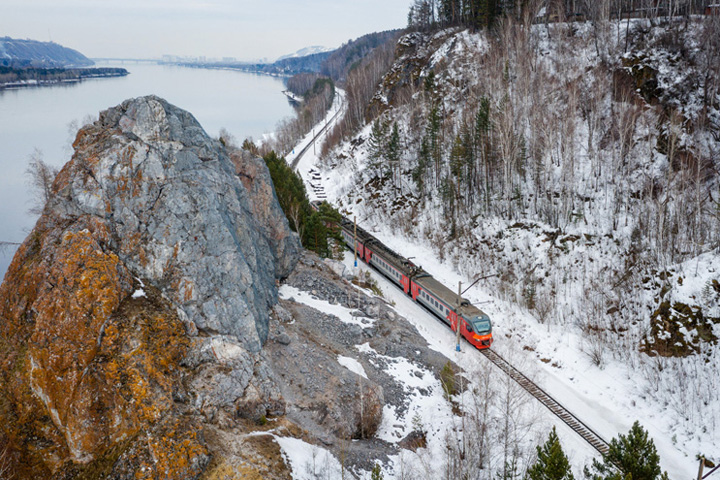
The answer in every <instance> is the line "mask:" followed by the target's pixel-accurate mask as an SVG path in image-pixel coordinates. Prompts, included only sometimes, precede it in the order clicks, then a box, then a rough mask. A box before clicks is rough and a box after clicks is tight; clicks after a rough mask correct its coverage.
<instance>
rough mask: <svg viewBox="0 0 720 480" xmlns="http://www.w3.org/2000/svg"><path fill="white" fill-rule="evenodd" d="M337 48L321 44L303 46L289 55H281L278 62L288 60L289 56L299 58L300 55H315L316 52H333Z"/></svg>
mask: <svg viewBox="0 0 720 480" xmlns="http://www.w3.org/2000/svg"><path fill="white" fill-rule="evenodd" d="M333 50H335V49H334V48H328V47H321V46H319V45H314V46H312V47H305V48H301V49H300V50H298V51H297V52H295V53H291V54H289V55H283V56H282V57H279V58H278V59H277V60H276V62H279V61H281V60H286V59H288V58H298V57H307V56H308V55H314V54H316V53H326V52H332V51H333Z"/></svg>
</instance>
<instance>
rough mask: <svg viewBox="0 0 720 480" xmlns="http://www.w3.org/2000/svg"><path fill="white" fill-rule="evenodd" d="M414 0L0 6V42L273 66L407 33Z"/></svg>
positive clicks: (141, 0)
mask: <svg viewBox="0 0 720 480" xmlns="http://www.w3.org/2000/svg"><path fill="white" fill-rule="evenodd" d="M410 3H411V0H306V1H298V0H266V1H262V0H0V36H9V37H13V38H31V39H34V40H43V41H48V40H52V41H54V42H57V43H59V44H61V45H64V46H67V47H71V48H74V49H76V50H79V51H80V52H81V53H83V54H85V55H86V56H88V57H114V58H117V57H132V58H156V57H159V56H161V55H163V54H173V55H187V56H201V55H204V56H207V57H236V58H238V59H241V60H250V59H258V58H263V57H267V58H269V59H275V58H276V57H279V56H281V55H285V54H288V53H292V52H295V51H297V50H299V49H300V48H303V47H307V46H311V45H321V46H325V47H339V46H340V45H341V44H342V43H344V42H347V41H348V40H351V39H354V38H357V37H359V36H362V35H364V34H366V33H370V32H374V31H382V30H389V29H393V28H402V27H404V26H405V25H406V23H407V11H408V8H409V6H410Z"/></svg>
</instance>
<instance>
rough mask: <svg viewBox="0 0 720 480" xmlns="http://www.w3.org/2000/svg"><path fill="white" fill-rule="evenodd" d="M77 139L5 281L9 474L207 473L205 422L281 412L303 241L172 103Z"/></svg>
mask: <svg viewBox="0 0 720 480" xmlns="http://www.w3.org/2000/svg"><path fill="white" fill-rule="evenodd" d="M74 148H75V153H74V155H73V157H72V160H71V161H70V162H68V163H67V164H66V165H65V167H64V168H63V169H62V171H61V172H60V173H59V174H58V176H57V178H56V179H55V181H54V183H53V185H52V189H51V194H50V200H49V201H48V203H47V204H46V206H45V209H44V212H43V215H42V216H41V218H40V219H39V220H38V222H37V225H36V226H35V228H34V229H33V231H32V232H31V233H30V235H29V236H28V238H27V239H26V240H25V242H24V243H23V245H22V246H21V247H20V249H19V250H18V252H17V254H16V256H15V258H14V260H13V262H12V264H11V266H10V268H9V270H8V272H7V274H6V276H5V280H4V282H3V284H2V286H0V371H1V372H0V382H1V383H0V425H2V427H0V429H1V430H0V442H1V443H4V444H5V445H6V446H7V447H8V453H7V457H6V458H7V459H8V461H10V462H11V463H12V467H13V468H12V469H13V471H15V473H16V475H15V478H76V477H83V476H86V477H88V478H97V477H104V476H108V477H112V478H136V477H135V475H136V474H137V473H138V472H141V473H143V475H142V476H143V477H144V478H196V477H198V476H199V475H200V473H201V472H202V471H203V470H204V469H205V467H206V465H207V464H208V462H209V459H210V452H209V451H208V449H207V447H206V444H205V442H204V440H203V438H202V436H203V431H202V428H201V425H200V423H201V421H203V415H204V416H206V417H207V416H210V417H212V415H213V408H219V407H222V406H226V405H231V406H232V407H233V408H236V409H238V410H242V408H243V403H242V402H243V399H244V398H245V397H246V396H247V395H248V392H252V399H251V402H252V406H253V409H254V410H257V411H262V412H263V413H265V412H266V411H268V409H270V410H272V411H273V412H282V410H283V408H284V406H283V404H282V401H281V399H279V398H278V394H277V392H276V391H275V390H274V387H273V385H271V384H269V383H268V381H267V378H265V376H264V375H263V370H262V368H258V365H259V364H260V363H262V359H261V357H260V354H259V353H258V352H259V351H260V349H261V346H262V344H263V343H264V342H265V341H266V339H267V336H268V322H269V316H268V312H269V310H270V308H271V307H272V306H273V305H274V304H276V303H277V301H278V293H277V286H276V285H277V282H278V281H279V280H280V279H282V278H284V277H286V276H287V275H289V273H290V272H291V270H292V269H293V267H294V265H295V263H296V262H297V259H298V257H299V254H300V244H299V241H298V239H297V236H296V235H295V234H293V233H292V232H291V231H290V229H289V228H288V225H287V221H286V219H285V217H284V216H283V215H282V212H281V210H280V207H279V205H278V204H277V199H276V198H275V194H274V190H273V188H272V184H271V183H270V180H269V178H270V177H269V174H268V173H267V169H266V167H265V165H264V163H263V161H262V160H261V159H252V158H244V159H243V158H242V157H241V156H237V155H234V158H233V160H231V156H233V153H232V152H229V151H228V150H227V149H226V148H225V146H223V145H222V144H221V143H220V142H218V141H216V140H213V139H211V138H210V137H208V136H207V134H206V133H205V132H204V131H203V129H202V127H201V126H200V125H199V124H198V122H197V121H196V120H195V119H194V118H193V116H192V115H190V114H189V113H188V112H185V111H183V110H181V109H179V108H177V107H174V106H172V105H170V104H168V103H167V102H165V101H164V100H162V99H160V98H157V97H153V96H148V97H142V98H137V99H132V100H128V101H125V102H124V103H122V104H121V105H119V106H117V107H114V108H110V109H108V110H106V111H104V112H102V113H101V114H100V118H99V120H98V121H96V122H95V123H94V124H92V125H88V126H86V127H84V128H83V129H81V130H80V132H79V133H78V135H77V138H76V140H75V143H74ZM233 161H234V162H235V164H233ZM238 162H245V163H242V164H238ZM236 169H238V170H242V171H243V172H245V176H244V177H243V181H242V182H241V181H240V179H239V178H238V176H237V175H236ZM249 192H251V193H252V195H250V193H249ZM255 384H257V385H256V386H253V385H255ZM250 386H253V387H252V388H249V387H250ZM263 409H264V410H263ZM273 409H274V410H273ZM1 448H2V445H0V449H1Z"/></svg>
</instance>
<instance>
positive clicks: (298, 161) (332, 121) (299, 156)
mask: <svg viewBox="0 0 720 480" xmlns="http://www.w3.org/2000/svg"><path fill="white" fill-rule="evenodd" d="M344 111H345V110H344V108H343V106H342V104H341V105H340V108H338V110H337V112H335V115H333V116H332V117H331V118H330V120H328V121H327V122H326V123H325V125H324V126H323V127H322V128H321V129H320V131H319V132H318V133H317V134H316V135H315V136H314V137H313V139H312V140H311V141H310V142H309V143H308V144H307V145H305V148H303V149H302V150H300V153H298V155H297V157H295V160H293V162H292V165H290V168H292V169H293V170H297V166H298V163H300V159H301V158H302V157H303V155H305V152H307V151H308V149H309V148H310V147H312V145H313V143H315V141H316V140H317V139H318V138H320V135H322V134H323V133H324V132H325V130H327V129H328V128H330V127H331V126H332V125H334V122H335V119H336V118H337V117H338V115H340V114H341V113H342V112H344Z"/></svg>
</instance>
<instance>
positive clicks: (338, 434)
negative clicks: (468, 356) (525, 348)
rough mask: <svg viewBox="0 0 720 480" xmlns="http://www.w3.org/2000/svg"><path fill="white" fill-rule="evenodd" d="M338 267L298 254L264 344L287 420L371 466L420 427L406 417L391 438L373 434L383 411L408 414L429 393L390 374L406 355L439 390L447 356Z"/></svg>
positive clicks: (356, 464) (355, 462) (356, 463)
mask: <svg viewBox="0 0 720 480" xmlns="http://www.w3.org/2000/svg"><path fill="white" fill-rule="evenodd" d="M339 266H340V268H338V264H337V263H335V262H332V261H323V260H320V259H319V258H318V257H317V256H315V255H314V254H311V253H305V254H304V255H303V256H302V258H301V260H300V262H299V263H298V265H297V267H296V268H295V270H294V271H293V273H292V274H291V275H290V276H289V277H288V279H287V281H286V282H285V284H284V285H283V286H282V287H281V290H280V296H281V300H280V303H279V305H278V306H276V307H275V309H274V315H273V317H272V319H271V322H270V336H269V341H268V343H267V345H266V347H265V350H266V351H267V353H268V356H269V363H270V365H271V368H272V370H273V371H274V376H275V378H277V379H278V380H279V381H278V382H277V383H278V385H280V389H281V392H282V396H283V398H285V400H286V402H287V404H288V409H287V412H286V415H287V418H288V420H290V421H292V422H294V423H296V424H298V425H299V426H300V427H301V428H303V429H304V430H305V431H307V432H308V434H309V436H310V437H314V438H316V439H317V440H319V443H320V444H321V445H323V446H325V447H327V448H328V449H330V450H331V451H333V453H335V454H336V456H338V458H339V455H340V454H342V456H344V458H345V459H346V462H347V464H348V466H349V467H351V468H352V469H362V470H370V469H372V467H373V464H374V462H375V461H380V462H386V461H387V459H388V456H391V455H395V454H397V453H398V451H399V449H398V445H397V442H399V441H400V440H402V439H403V438H404V437H406V436H412V435H417V434H418V432H414V430H413V426H412V425H410V423H411V422H402V425H400V424H397V425H394V426H392V427H394V428H395V431H396V433H394V434H393V435H394V440H395V442H389V441H387V440H383V439H382V437H383V435H377V434H378V428H379V427H380V426H381V423H382V422H383V410H387V409H388V408H389V409H391V410H393V411H394V413H395V417H396V418H412V412H409V407H410V405H411V401H412V400H413V398H414V397H415V396H417V395H425V396H429V395H431V393H432V392H431V391H430V390H431V388H427V389H422V388H421V389H412V388H408V385H407V382H406V381H403V380H401V379H398V378H397V377H396V376H393V375H392V374H391V373H390V372H391V371H392V370H393V365H394V364H396V362H402V363H405V362H406V361H408V360H409V362H410V363H409V364H410V365H412V367H411V368H412V370H413V375H414V377H415V378H416V379H421V378H425V377H427V378H426V379H427V380H429V381H431V382H433V383H435V384H436V386H437V387H438V388H440V381H439V379H440V377H441V372H442V371H443V368H444V367H445V365H446V364H447V363H448V361H449V360H448V358H446V357H445V356H444V355H441V354H439V353H438V352H436V351H434V350H432V349H430V348H429V347H428V344H427V341H426V340H425V339H424V338H423V337H422V336H421V335H420V334H419V333H418V331H417V329H416V328H415V327H414V326H413V325H411V324H410V323H409V322H408V321H407V320H406V319H405V318H403V317H401V316H400V315H398V314H397V313H396V312H395V311H394V309H393V308H392V306H391V305H390V304H389V303H388V302H387V301H386V300H385V299H383V298H381V297H378V296H375V295H372V294H368V293H369V292H368V293H366V292H365V291H362V290H361V289H360V288H358V287H356V286H355V285H353V284H352V283H350V282H349V281H347V280H346V279H343V278H342V276H341V275H338V273H337V272H338V271H341V269H342V268H344V266H343V265H342V264H340V265H339ZM348 273H349V272H346V275H345V276H346V277H348V276H349V275H348ZM453 369H454V370H455V371H459V369H458V368H456V367H454V368H453ZM348 439H355V440H360V441H355V442H348V441H347V440H348Z"/></svg>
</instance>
